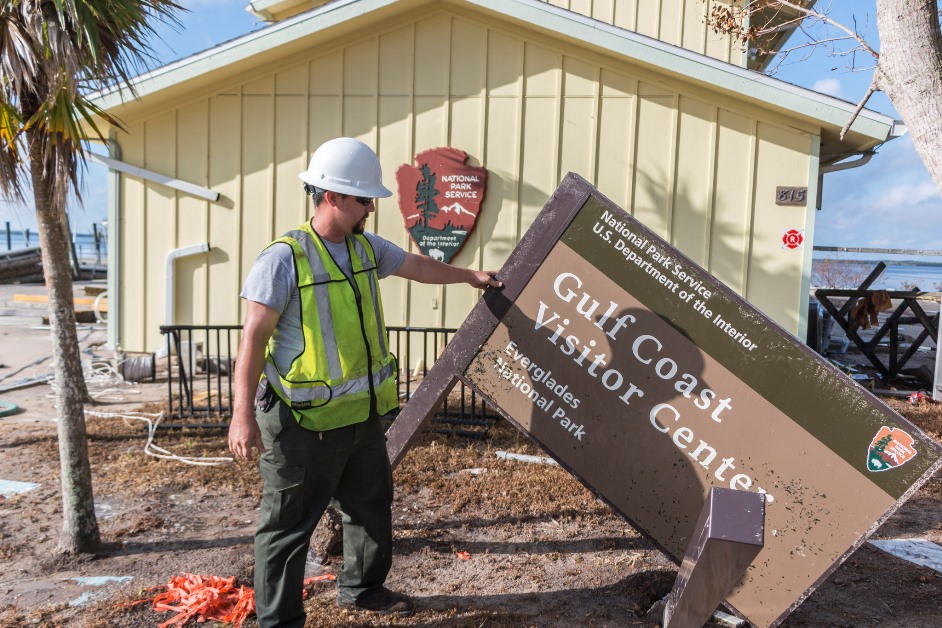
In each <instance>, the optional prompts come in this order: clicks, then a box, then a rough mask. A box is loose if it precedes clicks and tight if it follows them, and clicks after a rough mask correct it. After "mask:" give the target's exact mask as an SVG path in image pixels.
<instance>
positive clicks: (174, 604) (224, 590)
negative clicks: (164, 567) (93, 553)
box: [131, 573, 337, 628]
mask: <svg viewBox="0 0 942 628" xmlns="http://www.w3.org/2000/svg"><path fill="white" fill-rule="evenodd" d="M336 579H337V576H335V575H334V574H323V575H320V576H314V577H312V578H307V579H305V580H304V584H303V586H304V587H305V588H304V599H307V597H308V591H307V587H309V586H310V585H312V584H314V583H315V582H320V581H322V580H336ZM166 589H167V590H166V591H164V592H163V593H158V594H157V595H155V596H154V597H153V598H149V599H145V600H138V601H136V602H132V604H131V605H134V604H141V603H144V602H151V603H152V607H153V609H154V610H155V611H158V612H165V611H174V612H176V613H177V614H176V615H174V616H173V617H171V618H170V619H169V620H167V621H165V622H164V623H162V624H160V628H167V627H168V626H183V625H184V624H186V623H187V622H188V621H190V620H191V619H195V620H196V621H197V622H199V623H203V622H207V621H219V622H225V623H228V624H232V625H234V626H235V627H236V628H239V627H241V626H242V623H243V622H244V621H245V620H246V618H248V617H249V616H250V615H252V614H253V613H255V591H254V590H253V589H252V588H251V587H246V586H236V583H235V576H233V577H231V578H220V577H218V576H201V575H197V574H191V573H183V574H180V575H179V576H173V577H172V578H170V582H168V583H167V584H166Z"/></svg>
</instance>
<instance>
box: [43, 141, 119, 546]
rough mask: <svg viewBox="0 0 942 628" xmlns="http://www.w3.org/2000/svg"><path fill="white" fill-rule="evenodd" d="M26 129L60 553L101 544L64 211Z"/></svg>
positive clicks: (85, 389)
mask: <svg viewBox="0 0 942 628" xmlns="http://www.w3.org/2000/svg"><path fill="white" fill-rule="evenodd" d="M35 133H36V132H31V131H27V143H28V146H29V158H30V174H31V175H32V183H33V195H34V199H35V202H36V218H37V222H38V226H39V246H40V248H41V250H42V257H43V271H44V273H45V276H46V288H47V290H48V291H49V324H50V326H51V327H52V336H53V360H54V362H53V364H54V367H55V385H56V411H57V413H58V417H57V418H58V432H59V467H60V471H61V475H62V516H63V526H62V534H61V536H60V540H59V543H60V545H59V546H60V549H61V550H62V551H63V552H66V553H81V552H91V551H94V550H96V549H97V548H98V547H99V546H100V544H101V537H100V536H99V532H98V521H97V519H96V518H95V498H94V496H93V494H92V473H91V465H90V464H89V460H88V441H87V438H86V433H85V408H84V400H85V398H86V397H87V394H88V393H87V388H86V386H85V379H84V377H83V375H82V361H81V356H80V354H79V344H78V334H77V333H76V329H75V309H74V307H75V306H74V304H73V293H72V267H71V265H70V264H69V243H68V240H67V239H66V237H65V235H64V234H65V225H64V224H63V221H64V220H65V212H64V211H63V208H62V207H60V206H59V205H58V204H57V202H56V200H55V197H54V195H53V193H52V185H51V183H50V177H51V176H54V175H50V174H47V173H45V172H44V168H43V164H44V160H43V155H42V147H41V144H40V142H39V140H38V139H37V138H36V137H35V136H34V134H35Z"/></svg>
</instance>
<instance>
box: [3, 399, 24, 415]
mask: <svg viewBox="0 0 942 628" xmlns="http://www.w3.org/2000/svg"><path fill="white" fill-rule="evenodd" d="M19 409H20V407H19V406H18V405H16V404H15V403H10V402H9V401H0V417H4V416H9V415H11V414H15V413H16V412H18V411H19Z"/></svg>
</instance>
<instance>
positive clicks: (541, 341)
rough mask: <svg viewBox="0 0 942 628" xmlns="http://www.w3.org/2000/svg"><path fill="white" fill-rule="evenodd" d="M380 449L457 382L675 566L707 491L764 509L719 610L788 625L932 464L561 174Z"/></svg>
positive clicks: (632, 224) (863, 404)
mask: <svg viewBox="0 0 942 628" xmlns="http://www.w3.org/2000/svg"><path fill="white" fill-rule="evenodd" d="M498 276H499V277H500V278H501V279H502V280H503V281H504V283H505V287H504V289H503V290H501V291H498V290H492V289H490V290H488V291H486V292H485V295H484V297H483V298H482V300H481V301H480V302H479V303H478V305H477V306H476V308H475V309H474V311H473V312H472V313H471V315H470V316H469V317H468V319H467V320H466V321H465V323H464V324H463V325H462V327H461V329H459V331H458V332H457V333H456V334H455V336H454V337H453V338H452V340H451V342H450V343H449V345H448V346H447V347H446V349H445V351H444V352H443V354H442V356H441V358H440V359H439V360H438V362H436V364H435V366H434V367H433V368H432V369H431V370H430V371H429V373H428V375H427V376H426V378H425V380H424V381H423V383H422V385H421V386H420V387H419V388H418V389H417V390H416V393H415V395H414V396H413V398H412V400H411V401H410V402H409V403H408V404H407V405H406V407H405V408H404V409H403V412H402V414H401V415H400V416H399V418H398V419H397V420H396V422H395V423H394V424H393V426H392V428H390V431H389V433H388V438H389V450H390V456H391V458H392V459H393V461H394V462H398V460H399V459H401V457H402V455H403V454H404V452H405V451H406V450H407V448H408V446H409V444H410V443H411V442H412V441H413V440H414V438H415V437H416V434H417V432H418V428H419V427H420V426H421V424H422V423H423V422H424V421H425V420H426V419H427V418H428V417H429V416H430V415H431V414H432V413H433V411H434V410H435V408H436V407H437V405H438V403H440V402H441V400H442V399H443V398H444V397H445V395H447V393H448V391H449V390H450V389H451V387H452V386H453V385H454V384H455V383H456V381H458V380H459V379H460V380H461V381H464V382H465V383H466V384H468V385H470V386H471V387H472V388H473V389H475V390H476V391H478V392H479V393H480V394H482V395H484V396H485V397H486V398H487V400H488V401H489V403H491V404H493V405H494V406H495V407H496V408H497V409H498V411H499V412H500V414H501V415H503V416H504V417H505V418H507V419H508V420H510V421H511V422H513V423H514V424H515V425H517V426H518V427H519V428H520V429H521V430H523V431H524V432H526V433H527V434H529V435H530V436H531V437H532V438H533V439H535V440H536V441H537V442H538V443H539V444H540V445H541V446H542V447H543V448H545V449H546V450H547V451H548V452H549V453H550V454H551V455H552V456H553V457H554V458H555V459H556V460H557V461H558V462H559V463H560V464H562V465H563V466H565V467H566V468H567V469H568V470H569V471H570V472H572V473H573V474H574V475H575V476H576V477H577V478H579V480H580V481H581V482H582V483H583V484H585V485H586V486H587V487H589V488H590V489H591V490H593V491H594V492H595V493H596V494H597V495H599V496H600V497H601V498H602V499H603V500H605V501H606V502H607V503H609V504H610V505H611V506H612V507H613V508H614V509H615V510H617V511H618V512H619V513H621V514H622V515H623V516H624V517H625V518H626V519H628V521H630V522H631V524H632V525H633V526H635V527H636V528H637V529H638V530H640V531H642V532H643V533H644V534H646V535H647V536H649V537H650V538H651V539H652V540H653V541H654V542H655V543H656V544H657V545H658V546H659V547H661V548H662V549H663V550H664V551H665V552H667V553H668V554H669V555H670V556H671V557H672V558H673V559H674V560H675V561H678V562H679V561H680V560H681V559H682V558H683V555H684V551H685V549H686V548H687V546H688V543H689V542H690V540H691V535H692V534H693V532H694V528H695V525H696V523H697V518H698V515H699V513H700V511H701V508H702V507H703V504H704V501H705V499H706V496H707V494H708V493H709V491H710V489H711V487H722V488H732V489H738V490H744V491H754V492H759V493H764V494H765V495H766V508H765V517H766V518H765V546H764V548H763V549H762V551H761V552H760V553H759V554H758V556H757V558H756V559H755V560H754V561H753V562H752V564H751V566H750V567H749V569H748V571H747V572H746V576H745V578H743V580H742V581H741V582H740V583H739V584H738V585H737V586H736V587H734V588H733V590H732V592H731V593H730V594H729V595H728V596H727V602H728V603H729V604H730V606H731V607H732V608H733V609H734V611H735V612H737V613H738V614H741V615H742V616H743V617H744V618H746V619H748V620H749V621H751V622H752V623H754V624H756V625H760V626H773V625H776V624H778V623H780V622H781V621H782V620H784V619H785V617H787V616H788V614H789V613H791V612H792V611H793V610H794V609H795V608H796V607H797V606H798V605H799V604H800V603H801V602H802V601H803V600H804V599H805V598H806V597H807V596H808V595H809V594H810V592H811V591H813V590H814V588H815V587H817V586H818V585H819V584H820V583H821V582H822V581H823V580H824V579H825V578H826V577H827V576H828V575H829V574H830V573H831V572H832V571H833V570H834V569H836V568H837V566H838V565H839V564H840V563H841V562H842V561H843V560H844V559H846V558H847V556H849V555H850V554H851V553H852V552H853V551H854V550H855V549H856V548H857V547H859V546H860V545H861V544H862V543H863V542H864V541H865V540H866V538H867V537H868V536H869V535H870V534H871V533H872V532H873V531H874V530H876V529H877V527H879V525H880V524H881V523H882V522H883V521H885V520H886V518H887V517H888V516H889V515H890V514H891V513H892V512H893V511H894V510H896V509H897V508H898V507H899V506H900V505H901V504H902V502H903V501H904V500H905V499H906V498H907V497H908V496H910V495H911V494H912V493H913V492H914V491H915V490H916V489H917V488H918V487H919V486H920V485H922V484H923V483H924V482H925V481H927V480H928V479H929V478H930V477H931V476H932V474H933V473H934V472H935V471H936V470H937V469H939V468H940V466H942V447H940V446H939V445H938V444H937V443H936V442H935V441H933V440H932V439H931V438H929V437H927V436H926V435H925V434H924V433H922V432H921V431H920V430H919V429H918V428H917V427H915V426H914V425H912V424H910V423H909V422H907V421H906V420H905V419H903V418H902V417H901V416H899V415H898V414H896V413H895V412H893V411H892V410H890V409H889V408H888V407H887V406H885V405H884V404H883V403H882V402H880V401H879V400H878V399H876V398H875V397H873V396H872V395H871V394H869V393H868V392H867V391H866V390H864V389H863V388H862V387H860V386H859V385H858V384H856V383H855V382H853V381H852V380H850V379H849V378H848V377H847V376H846V375H844V374H842V373H841V372H840V371H838V370H837V369H835V368H834V367H833V366H832V365H830V364H829V363H828V362H827V361H826V360H824V359H822V358H821V357H820V356H818V355H817V354H815V353H814V352H812V351H811V350H810V349H808V348H807V347H806V346H804V345H803V344H802V343H800V342H798V341H797V340H796V339H795V337H794V336H792V335H791V334H789V333H788V332H786V331H785V330H783V329H782V328H781V327H779V326H778V325H777V324H776V323H775V322H773V321H772V320H771V319H769V318H768V317H767V316H765V315H764V314H762V313H761V312H759V311H757V310H756V309H755V308H753V307H752V306H751V305H749V304H748V303H747V302H746V301H745V300H743V299H742V298H741V297H740V296H738V295H737V294H735V293H734V292H732V291H731V290H730V289H729V288H727V287H726V286H725V285H723V284H722V283H720V282H719V281H717V280H716V279H715V278H714V277H712V276H711V275H709V274H708V273H707V272H706V271H704V270H703V269H701V268H700V267H699V266H697V265H696V264H695V263H694V262H692V261H691V260H689V259H688V258H686V257H685V256H684V255H683V254H681V253H680V252H679V251H677V250H676V249H674V248H673V247H672V246H670V245H669V244H668V243H667V242H665V241H664V240H662V239H661V238H659V237H658V236H656V235H655V234H654V233H652V232H651V231H650V230H648V229H647V228H645V227H644V226H643V225H642V224H641V223H639V222H638V221H637V220H635V219H634V218H632V217H631V216H630V215H629V214H627V213H626V212H625V211H623V210H622V209H620V208H619V207H617V206H616V205H614V204H613V203H612V202H611V201H609V200H608V199H607V198H605V197H604V196H602V195H601V194H599V193H598V191H596V190H595V189H594V188H593V187H592V186H591V185H589V184H588V183H587V182H585V181H584V180H583V179H581V178H580V177H578V176H576V175H573V174H570V175H568V176H567V178H566V179H565V180H564V181H563V183H562V184H561V185H560V187H559V189H557V191H556V192H555V194H554V196H553V197H552V198H551V199H550V201H549V203H548V204H547V205H546V207H545V208H544V209H543V211H542V212H541V213H540V215H539V216H538V217H537V220H536V221H535V222H534V224H533V226H532V227H531V228H530V230H529V231H528V232H527V234H526V235H525V236H524V238H523V240H522V241H521V242H520V244H519V245H518V246H517V248H516V249H515V250H514V251H513V253H512V254H511V256H510V258H509V259H508V261H507V263H506V264H505V265H504V267H503V268H502V269H501V271H500V273H499V275H498Z"/></svg>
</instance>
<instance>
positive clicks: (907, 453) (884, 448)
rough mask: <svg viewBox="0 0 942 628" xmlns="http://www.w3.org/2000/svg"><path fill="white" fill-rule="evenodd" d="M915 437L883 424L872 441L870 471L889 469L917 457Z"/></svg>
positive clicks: (868, 457)
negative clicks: (914, 445)
mask: <svg viewBox="0 0 942 628" xmlns="http://www.w3.org/2000/svg"><path fill="white" fill-rule="evenodd" d="M915 442H916V441H915V439H914V438H913V437H912V436H910V435H909V434H907V433H906V432H904V431H903V430H901V429H899V428H893V427H887V426H885V425H884V426H883V427H881V428H880V431H879V432H877V435H876V436H874V437H873V441H871V443H870V454H869V455H868V456H867V470H868V471H888V470H890V469H895V468H896V467H899V466H901V465H904V464H906V463H907V462H909V461H910V460H912V459H913V458H915V457H916V453H917V452H916V448H915V447H913V444H914V443H915Z"/></svg>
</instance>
